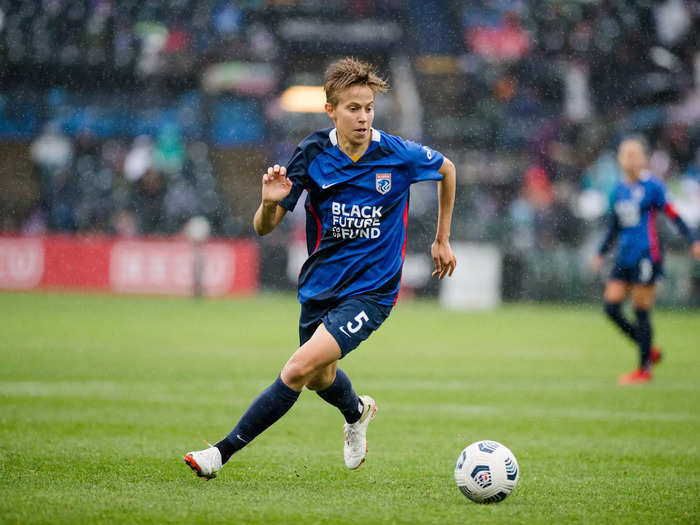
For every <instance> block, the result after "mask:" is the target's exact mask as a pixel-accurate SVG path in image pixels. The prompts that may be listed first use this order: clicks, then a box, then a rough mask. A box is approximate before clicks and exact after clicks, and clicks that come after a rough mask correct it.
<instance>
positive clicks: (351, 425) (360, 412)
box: [307, 296, 391, 469]
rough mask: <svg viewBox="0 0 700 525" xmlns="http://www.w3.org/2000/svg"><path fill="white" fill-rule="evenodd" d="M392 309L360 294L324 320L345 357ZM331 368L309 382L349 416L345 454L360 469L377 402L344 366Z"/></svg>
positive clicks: (332, 309)
mask: <svg viewBox="0 0 700 525" xmlns="http://www.w3.org/2000/svg"><path fill="white" fill-rule="evenodd" d="M390 312H391V306H384V305H381V304H378V303H377V302H375V301H374V300H373V299H372V298H369V297H365V296H356V297H351V298H348V299H345V300H343V301H341V302H340V303H339V304H336V305H335V306H334V307H333V308H331V309H329V310H328V311H327V312H325V313H324V315H323V317H322V319H321V322H322V326H323V327H324V328H325V329H326V330H327V331H328V333H330V334H331V335H332V336H333V337H334V338H335V340H336V341H337V342H338V345H339V348H340V350H341V355H342V357H345V356H346V355H347V354H348V353H349V352H351V351H352V350H354V349H355V348H357V347H358V346H359V345H360V343H362V342H363V341H365V340H366V339H367V338H368V337H369V336H370V335H371V334H372V333H374V332H375V331H376V330H377V329H378V328H379V326H381V324H382V323H383V322H384V321H385V320H386V319H387V317H388V316H389V314H390ZM342 357H341V358H342ZM327 372H328V374H326V375H321V376H320V377H318V378H317V379H316V380H314V381H311V382H310V383H307V386H308V387H309V388H311V389H312V390H316V391H317V393H318V395H319V396H320V397H321V398H322V399H323V400H325V401H327V402H328V403H330V404H331V405H333V406H335V407H337V408H338V409H339V410H340V412H341V413H342V414H343V416H344V417H345V421H346V423H345V426H344V427H343V431H344V444H343V457H344V458H345V465H346V466H347V467H348V468H350V469H356V468H357V467H359V466H360V465H361V464H362V463H363V462H364V460H365V457H366V456H367V427H368V426H369V423H370V421H371V420H372V419H373V418H374V415H375V414H376V411H377V404H376V403H375V401H374V399H372V398H371V397H370V396H367V395H363V396H358V395H357V394H356V393H355V391H354V390H353V387H352V383H351V382H350V379H349V378H348V376H347V375H346V374H345V373H344V372H343V371H342V370H341V369H340V368H337V367H334V368H332V369H330V368H329V370H328V371H327Z"/></svg>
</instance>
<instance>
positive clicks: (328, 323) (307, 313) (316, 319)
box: [299, 295, 392, 359]
mask: <svg viewBox="0 0 700 525" xmlns="http://www.w3.org/2000/svg"><path fill="white" fill-rule="evenodd" d="M391 309H392V307H391V306H386V305H383V304H379V303H378V302H376V301H375V300H373V299H372V298H371V296H367V295H357V296H354V297H347V298H344V299H340V300H339V301H336V302H333V303H328V302H324V303H317V302H312V301H307V302H306V303H304V304H302V305H301V315H300V316H299V344H300V345H303V344H304V343H306V341H308V340H309V339H311V336H312V335H314V332H315V331H316V329H317V328H318V326H319V325H320V324H321V323H323V324H324V325H325V327H326V330H328V331H329V332H330V334H331V335H332V336H333V337H334V338H335V340H336V341H337V342H338V346H340V351H341V359H342V358H343V357H345V356H346V355H347V354H348V352H350V351H352V350H354V349H355V348H357V347H358V345H359V344H360V343H361V342H362V341H364V340H365V339H367V338H368V337H369V336H370V335H372V332H374V331H375V330H376V329H377V328H379V327H380V326H381V324H382V323H383V322H384V321H385V320H386V318H387V317H389V314H390V313H391Z"/></svg>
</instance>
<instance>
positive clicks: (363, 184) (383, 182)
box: [280, 128, 444, 356]
mask: <svg viewBox="0 0 700 525" xmlns="http://www.w3.org/2000/svg"><path fill="white" fill-rule="evenodd" d="M443 160H444V157H443V156H442V154H440V153H439V152H437V151H434V150H432V149H430V148H428V147H427V146H422V145H421V144H418V143H415V142H411V141H407V140H404V139H402V138H400V137H395V136H392V135H389V134H386V133H384V132H382V131H379V130H375V129H372V137H371V141H370V145H369V147H368V149H367V151H366V152H365V153H364V154H363V155H362V157H361V158H359V159H358V160H357V162H355V161H353V160H352V159H351V158H350V157H349V156H348V155H346V154H345V153H344V152H343V151H342V150H341V149H340V148H339V147H338V140H337V133H336V130H335V128H330V129H326V130H322V131H318V132H316V133H314V134H312V135H310V136H309V137H307V138H306V139H304V140H303V141H302V142H301V143H300V144H299V146H298V147H297V149H296V151H295V152H294V155H293V156H292V159H291V160H290V162H289V164H288V165H287V177H289V179H290V180H291V182H292V190H291V192H290V194H289V195H288V196H287V197H286V198H285V199H284V200H283V201H282V202H280V206H282V207H283V208H285V209H286V210H288V211H291V210H293V209H294V207H295V206H296V203H297V201H298V200H299V197H300V196H301V194H302V193H303V192H304V190H306V192H307V197H306V202H305V208H306V239H307V248H308V253H309V257H308V259H307V260H306V262H305V263H304V265H303V266H302V269H301V272H300V274H299V293H298V297H299V302H300V303H301V305H302V312H301V319H300V327H299V331H300V340H301V344H303V343H304V342H306V340H308V339H309V338H310V337H311V335H313V332H314V331H315V330H316V328H317V327H318V325H319V324H320V323H324V325H325V326H326V328H327V329H328V330H329V332H330V333H331V334H332V335H333V336H334V337H335V338H336V340H337V341H338V344H339V345H340V348H341V350H342V353H343V356H344V355H345V354H346V353H347V352H349V351H350V350H352V349H354V348H356V347H357V345H359V344H360V342H362V341H363V340H365V339H366V338H367V337H369V335H370V334H371V333H372V332H373V331H374V330H376V328H378V327H379V325H381V323H382V322H383V321H384V320H385V319H386V318H387V317H388V315H389V313H390V312H391V307H392V306H393V305H394V304H395V302H396V298H397V296H398V292H399V287H400V282H401V270H402V267H403V261H404V257H405V254H406V225H407V220H408V204H409V189H410V186H411V184H413V183H416V182H421V181H427V180H441V179H442V175H440V173H439V172H438V170H439V169H440V167H441V166H442V163H443Z"/></svg>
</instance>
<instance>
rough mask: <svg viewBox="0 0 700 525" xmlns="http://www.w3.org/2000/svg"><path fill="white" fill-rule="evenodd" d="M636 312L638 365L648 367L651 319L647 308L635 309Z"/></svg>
mask: <svg viewBox="0 0 700 525" xmlns="http://www.w3.org/2000/svg"><path fill="white" fill-rule="evenodd" d="M634 313H635V314H637V344H638V345H639V366H640V367H641V368H649V364H650V363H649V357H650V355H651V332H652V330H651V321H650V320H649V312H648V311H647V310H635V311H634Z"/></svg>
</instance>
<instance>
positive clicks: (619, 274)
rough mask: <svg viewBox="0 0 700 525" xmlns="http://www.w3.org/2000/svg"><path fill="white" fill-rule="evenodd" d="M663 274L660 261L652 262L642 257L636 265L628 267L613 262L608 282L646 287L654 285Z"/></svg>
mask: <svg viewBox="0 0 700 525" xmlns="http://www.w3.org/2000/svg"><path fill="white" fill-rule="evenodd" d="M663 274H664V270H663V265H662V264H661V261H659V262H652V260H651V259H649V258H647V257H642V258H641V259H639V260H638V261H637V262H636V264H634V265H632V266H628V267H627V266H622V265H621V264H620V263H619V262H615V265H614V266H613V269H612V272H610V280H612V281H624V282H626V283H631V284H642V285H648V284H654V283H655V282H656V280H657V279H659V278H660V277H662V276H663Z"/></svg>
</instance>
